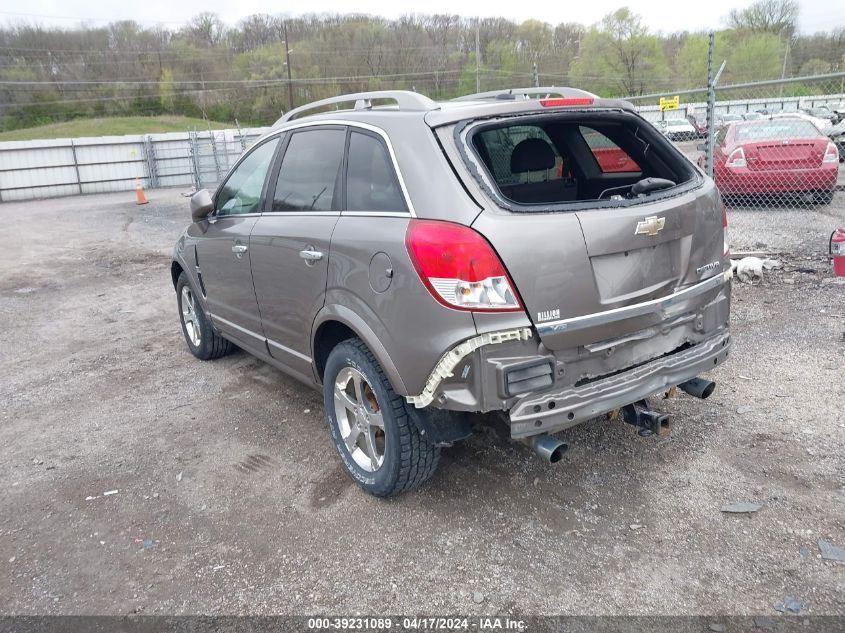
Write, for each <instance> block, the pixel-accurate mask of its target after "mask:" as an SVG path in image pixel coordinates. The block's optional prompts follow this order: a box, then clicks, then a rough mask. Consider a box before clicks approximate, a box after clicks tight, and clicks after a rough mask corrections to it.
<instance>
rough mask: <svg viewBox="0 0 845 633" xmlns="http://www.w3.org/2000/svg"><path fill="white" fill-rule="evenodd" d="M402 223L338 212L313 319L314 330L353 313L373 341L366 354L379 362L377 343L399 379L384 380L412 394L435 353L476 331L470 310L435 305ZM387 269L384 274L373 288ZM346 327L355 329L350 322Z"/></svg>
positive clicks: (421, 383) (428, 370)
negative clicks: (322, 298)
mask: <svg viewBox="0 0 845 633" xmlns="http://www.w3.org/2000/svg"><path fill="white" fill-rule="evenodd" d="M409 221H410V217H373V216H341V218H340V220H339V221H338V223H337V226H336V227H335V231H334V234H333V236H332V247H331V256H330V258H329V270H328V284H327V288H326V305H325V307H324V308H323V310H322V311H321V312H320V314H319V315H318V317H317V323H315V327H319V325H320V323H322V322H324V321H325V320H326V319H331V318H337V319H338V320H340V321H341V322H345V321H346V319H345V318H344V315H345V314H349V313H350V312H351V313H352V314H354V315H357V316H358V317H359V318H360V319H361V320H362V321H363V322H364V323H365V324H366V328H367V329H369V330H370V331H371V332H372V333H373V335H374V336H375V338H376V340H377V345H373V344H370V348H371V350H372V351H373V353H374V354H375V355H376V356H377V357H379V360H380V361H381V362H382V365H383V366H385V365H387V364H388V361H387V360H386V359H385V358H383V357H381V356H380V352H379V350H378V349H374V348H376V347H382V348H383V350H384V352H383V353H384V354H386V355H387V356H388V357H389V364H392V365H393V366H395V368H396V371H397V373H398V376H399V377H400V378H401V381H396V380H395V379H393V380H391V383H392V384H393V387H394V389H395V390H396V391H397V392H398V393H400V394H401V395H416V394H418V393H420V392H421V391H422V388H423V386H424V385H425V381H426V379H427V378H428V376H429V374H430V373H431V370H432V369H433V368H434V366H435V364H437V361H438V360H440V358H441V356H443V354H444V353H446V352H447V351H448V350H449V349H451V348H452V347H453V346H454V345H455V344H456V343H459V342H460V341H462V340H464V339H466V338H469V337H471V336H475V334H476V328H475V323H474V321H473V318H472V314H471V313H470V312H464V311H459V310H452V309H449V308H446V307H445V306H442V305H441V304H440V303H438V302H437V301H436V300H435V299H434V297H432V296H431V294H429V292H428V290H427V289H426V288H425V286H423V284H422V281H420V278H419V276H418V275H417V272H416V270H415V269H414V266H413V264H412V263H411V260H410V257H409V256H408V252H407V250H406V247H405V233H406V231H407V227H408V223H409ZM377 254H378V257H376V255H377ZM387 268H390V269H391V270H392V278H390V284H389V286H388V287H387V289H386V290H384V291H381V292H380V291H378V290H377V289H380V286H382V285H383V284H384V281H385V272H386V269H387ZM374 286H375V287H374ZM347 325H349V326H350V327H351V328H352V329H353V330H356V327H355V325H354V324H353V323H347ZM356 331H357V330H356ZM358 333H359V335H361V336H362V338H366V336H365V335H364V333H363V332H360V331H359V332H358ZM365 342H366V341H365ZM385 369H386V370H387V369H388V368H387V367H385ZM387 373H388V374H390V373H391V372H390V371H387Z"/></svg>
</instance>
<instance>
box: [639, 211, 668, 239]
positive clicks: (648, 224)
mask: <svg viewBox="0 0 845 633" xmlns="http://www.w3.org/2000/svg"><path fill="white" fill-rule="evenodd" d="M665 224H666V218H658V217H657V216H656V215H650V216H648V217H647V218H646V219H644V220H640V221H639V222H637V229H636V230H635V231H634V235H657V234H658V233H660V231H662V230H663V226H664V225H665Z"/></svg>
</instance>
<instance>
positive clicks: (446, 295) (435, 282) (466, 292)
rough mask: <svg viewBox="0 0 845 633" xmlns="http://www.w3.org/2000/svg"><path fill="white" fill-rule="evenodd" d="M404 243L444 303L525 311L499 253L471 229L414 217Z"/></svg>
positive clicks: (425, 280)
mask: <svg viewBox="0 0 845 633" xmlns="http://www.w3.org/2000/svg"><path fill="white" fill-rule="evenodd" d="M405 245H406V246H407V248H408V254H409V255H410V256H411V261H412V262H413V263H414V267H415V268H416V269H417V273H418V274H419V276H420V279H421V280H422V282H423V284H425V286H426V288H428V290H429V292H430V293H431V295H432V296H433V297H434V298H435V299H437V300H438V301H439V302H440V303H442V304H443V305H445V306H447V307H449V308H455V309H457V310H471V311H476V312H488V311H496V312H518V311H521V310H522V305H521V303H520V301H519V298H518V297H517V295H516V290H515V288H514V286H513V283H511V280H510V278H509V277H508V274H507V272H506V271H505V267H504V266H503V265H502V262H501V261H499V257H498V256H497V255H496V253H495V252H494V251H493V248H492V247H491V246H490V244H489V243H487V241H486V240H485V239H484V238H483V237H481V235H479V234H478V233H476V232H475V231H473V230H472V229H471V228H469V227H466V226H462V225H460V224H452V223H451V222H435V221H429V220H411V222H410V224H409V225H408V232H407V234H406V235H405Z"/></svg>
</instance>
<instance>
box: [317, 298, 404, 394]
mask: <svg viewBox="0 0 845 633" xmlns="http://www.w3.org/2000/svg"><path fill="white" fill-rule="evenodd" d="M311 331H312V336H311V352H312V358H313V359H314V371H315V373H316V377H317V379H318V380H319V381H320V382H322V381H323V371H324V369H325V367H326V360H327V359H328V356H329V354H330V353H331V350H332V349H333V348H334V347H335V346H336V345H337V344H338V343H340V342H341V341H344V340H346V339H349V338H352V337H353V336H354V337H358V338H359V339H361V340H362V341H363V342H364V344H365V345H366V346H367V347H368V348H369V349H370V351H371V352H372V353H373V355H374V356H375V357H376V360H378V362H379V364H380V365H381V366H382V369H384V373H385V374H386V375H387V379H388V380H389V381H390V385H391V386H392V387H393V390H394V391H395V392H396V393H397V394H399V395H401V396H407V395H408V390H407V388H406V387H405V383H404V382H403V380H402V377H401V376H400V375H399V370H398V369H397V368H396V365H395V364H394V363H393V361H392V360H391V358H390V354H388V352H387V349H385V347H384V345H383V344H382V342H381V340H380V339H379V337H378V336H377V335H376V333H375V332H374V331H373V330H372V328H370V326H369V325H367V323H366V321H364V319H362V318H361V317H360V316H358V315H357V314H356V313H355V312H353V311H352V310H350V309H349V308H347V307H346V306H342V305H333V306H325V307H324V308H323V309H322V310H321V311H320V313H319V314H318V315H317V318H316V319H315V320H314V325H313V327H312V329H311Z"/></svg>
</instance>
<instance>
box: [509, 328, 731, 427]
mask: <svg viewBox="0 0 845 633" xmlns="http://www.w3.org/2000/svg"><path fill="white" fill-rule="evenodd" d="M730 346H731V338H730V333H729V332H728V331H727V330H726V329H725V330H722V331H721V332H720V333H718V334H716V335H715V336H712V337H710V338H708V339H706V340H704V341H702V342H701V343H699V344H697V345H694V346H692V347H689V348H686V349H683V350H681V351H677V352H674V353H670V354H668V355H665V356H662V357H660V358H656V359H654V360H651V361H648V362H645V363H643V364H641V365H639V366H637V367H634V368H632V369H628V370H625V371H622V372H620V373H617V374H615V375H611V376H608V377H606V378H598V379H595V380H591V381H589V382H587V383H586V384H583V385H580V386H570V387H566V388H564V389H561V390H552V391H550V392H545V393H541V394H529V395H527V396H525V397H523V398H521V399H520V400H518V401H517V402H516V404H515V405H514V406H513V407H511V409H510V424H511V437H514V438H519V437H529V436H531V435H537V434H538V433H554V432H556V431H560V430H562V429H565V428H568V427H570V426H574V425H576V424H578V423H580V422H584V421H586V420H589V419H591V418H595V417H596V416H598V415H601V414H603V413H607V412H608V411H612V410H613V409H616V408H619V407H622V406H624V405H627V404H629V403H631V402H635V401H637V400H641V399H643V398H646V397H648V396H650V395H652V394H654V393H657V392H660V391H663V390H665V389H668V388H669V387H671V386H674V385H677V384H680V383H682V382H685V381H687V380H689V379H690V378H694V377H695V376H698V375H699V374H701V373H703V372H705V371H707V370H709V369H713V367H715V366H716V365H718V364H719V363H721V362H723V361H724V360H725V359H726V358H727V356H728V352H729V350H730Z"/></svg>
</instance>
